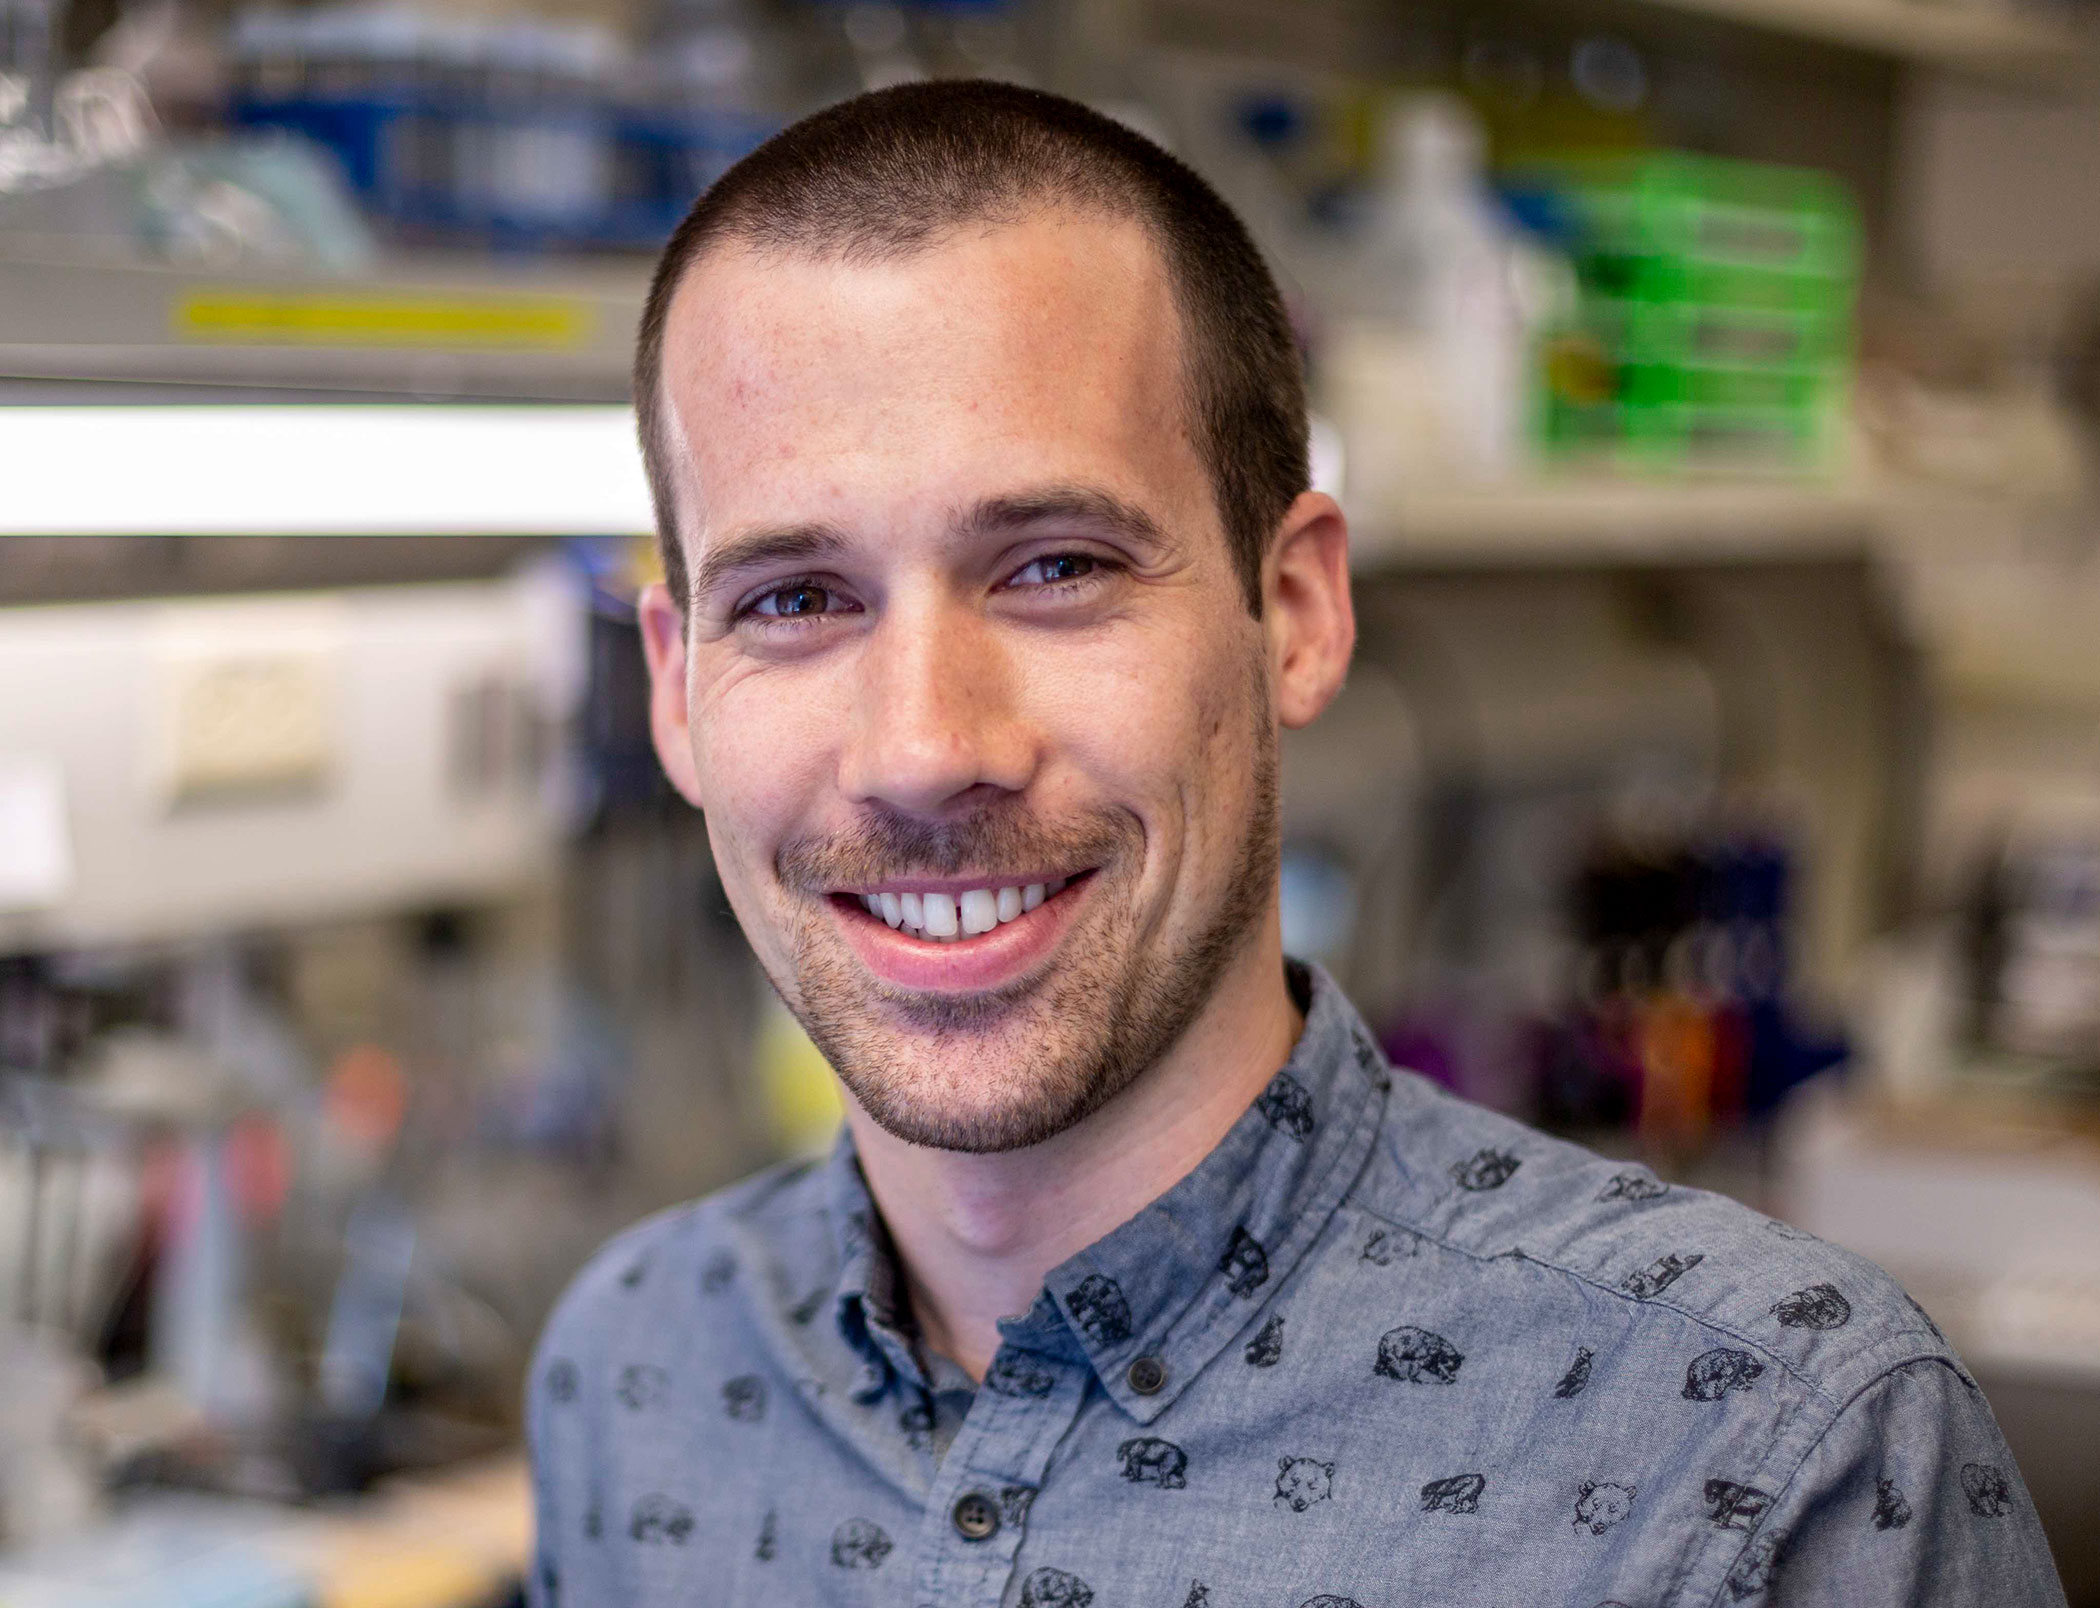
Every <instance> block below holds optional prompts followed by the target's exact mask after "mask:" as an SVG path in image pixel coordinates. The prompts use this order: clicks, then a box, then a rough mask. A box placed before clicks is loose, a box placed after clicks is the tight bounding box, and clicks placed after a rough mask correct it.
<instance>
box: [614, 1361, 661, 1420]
mask: <svg viewBox="0 0 2100 1608" xmlns="http://www.w3.org/2000/svg"><path fill="white" fill-rule="evenodd" d="M670 1389H671V1376H670V1375H669V1374H667V1373H665V1372H664V1371H663V1369H661V1368H659V1367H657V1366H656V1365H655V1364H654V1363H649V1362H630V1363H629V1364H628V1365H627V1366H626V1367H624V1368H622V1369H621V1370H620V1382H619V1383H618V1384H616V1385H614V1386H613V1394H614V1395H615V1396H617V1397H618V1398H619V1400H620V1405H621V1406H622V1407H625V1408H626V1409H627V1410H628V1411H629V1412H631V1413H638V1412H641V1411H643V1410H644V1409H646V1408H650V1407H654V1406H655V1405H656V1404H657V1403H658V1402H660V1401H662V1400H663V1399H664V1397H665V1396H666V1395H667V1394H668V1393H669V1392H670Z"/></svg>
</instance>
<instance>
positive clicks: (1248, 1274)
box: [1218, 1228, 1269, 1301]
mask: <svg viewBox="0 0 2100 1608" xmlns="http://www.w3.org/2000/svg"><path fill="white" fill-rule="evenodd" d="M1218 1271H1219V1272H1220V1273H1222V1274H1224V1275H1225V1288H1226V1289H1228V1290H1230V1291H1231V1292H1232V1293H1233V1294H1234V1295H1236V1296H1238V1297H1239V1298H1240V1299H1241V1300H1243V1301H1244V1300H1248V1299H1250V1298H1251V1297H1252V1296H1253V1294H1254V1292H1255V1291H1256V1290H1258V1289H1260V1288H1261V1287H1262V1286H1263V1285H1264V1284H1266V1283H1268V1282H1269V1253H1268V1252H1267V1251H1265V1250H1263V1249H1262V1246H1261V1241H1260V1240H1258V1239H1256V1238H1255V1237H1254V1236H1253V1235H1252V1234H1250V1233H1248V1232H1247V1231H1246V1229H1244V1228H1235V1229H1234V1230H1233V1231H1232V1243H1231V1244H1230V1245H1228V1246H1226V1247H1225V1254H1224V1255H1223V1256H1221V1257H1219V1258H1218Z"/></svg>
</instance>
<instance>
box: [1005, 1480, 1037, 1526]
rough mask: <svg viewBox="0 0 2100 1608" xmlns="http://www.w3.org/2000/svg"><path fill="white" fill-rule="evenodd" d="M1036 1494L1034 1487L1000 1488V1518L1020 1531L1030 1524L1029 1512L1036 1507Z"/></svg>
mask: <svg viewBox="0 0 2100 1608" xmlns="http://www.w3.org/2000/svg"><path fill="white" fill-rule="evenodd" d="M1035 1493H1036V1488H1035V1487H1034V1486H1033V1485H1002V1486H1000V1487H999V1517H1000V1518H1001V1519H1003V1520H1005V1521H1006V1522H1007V1523H1008V1524H1010V1525H1012V1526H1013V1527H1014V1528H1015V1529H1019V1528H1020V1527H1021V1526H1022V1525H1024V1524H1026V1523H1027V1522H1028V1510H1029V1509H1030V1508H1032V1507H1034V1506H1035Z"/></svg>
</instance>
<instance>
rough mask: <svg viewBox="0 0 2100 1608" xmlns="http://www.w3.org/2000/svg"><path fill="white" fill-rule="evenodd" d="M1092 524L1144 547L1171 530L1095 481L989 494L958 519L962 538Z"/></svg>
mask: <svg viewBox="0 0 2100 1608" xmlns="http://www.w3.org/2000/svg"><path fill="white" fill-rule="evenodd" d="M1051 524H1075V525H1092V526H1094V527H1095V528H1096V529H1100V530H1105V531H1106V532H1108V533H1109V534H1110V535H1115V536H1121V537H1123V538H1124V539H1125V540H1127V541H1131V542H1134V543H1138V544H1140V545H1142V546H1145V547H1150V548H1153V549H1158V548H1162V547H1165V546H1166V545H1167V544H1168V542H1167V533H1166V532H1165V531H1164V530H1162V529H1161V528H1160V524H1159V521H1158V520H1156V519H1154V518H1153V517H1152V516H1151V515H1150V514H1148V513H1146V512H1145V510H1144V509H1142V508H1140V507H1138V505H1137V504H1136V503H1132V502H1126V501H1124V500H1123V499H1122V498H1121V497H1118V496H1115V495H1114V494H1113V493H1110V492H1106V491H1102V490H1100V489H1099V488H1098V487H1094V486H1044V487H1042V488H1040V489H1037V490H1033V491H1022V492H1015V493H1013V494H1011V495H1008V496H1004V497H987V498H985V499H984V500H983V501H982V502H979V503H975V504H973V505H972V506H971V507H970V508H969V509H967V510H966V511H965V512H964V513H963V514H962V515H961V516H960V517H959V518H957V519H956V520H955V521H954V531H955V534H956V535H957V536H958V537H962V538H969V537H973V536H991V535H1005V534H1017V533H1019V532H1022V531H1027V530H1031V529H1033V528H1034V527H1036V526H1038V525H1051Z"/></svg>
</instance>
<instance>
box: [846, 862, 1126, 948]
mask: <svg viewBox="0 0 2100 1608" xmlns="http://www.w3.org/2000/svg"><path fill="white" fill-rule="evenodd" d="M1092 874H1093V873H1092V872H1091V871H1081V872H1077V873H1075V874H1073V875H1072V876H1069V877H1054V878H1051V879H1049V880H1047V881H1044V882H1006V883H1001V882H988V883H986V884H984V885H983V886H981V887H975V888H954V889H949V890H946V891H940V890H917V891H913V892H909V893H891V892H881V893H840V894H834V895H833V898H834V899H836V900H838V901H839V902H841V903H842V904H845V905H847V906H848V907H849V908H850V907H854V906H858V907H859V908H860V909H862V910H864V911H866V912H867V913H868V914H869V915H870V916H872V917H874V918H875V919H876V920H877V921H880V922H883V923H885V924H886V925H888V926H890V927H892V928H894V929H895V930H896V931H898V932H900V933H902V934H904V935H905V936H906V937H907V938H916V939H919V940H920V941H922V942H925V943H932V944H954V943H961V942H963V941H964V940H965V939H969V938H981V937H983V936H984V935H985V934H986V933H989V932H995V931H997V930H998V929H999V928H1000V927H1003V926H1005V925H1006V924H1007V923H1008V922H1012V921H1019V920H1020V919H1021V918H1022V917H1023V916H1025V915H1028V914H1029V913H1030V912H1031V911H1034V910H1036V909H1038V908H1040V907H1041V906H1042V905H1043V904H1044V903H1045V902H1047V901H1048V900H1051V899H1054V898H1056V897H1057V895H1058V894H1060V893H1062V892H1063V891H1064V890H1065V889H1066V888H1067V887H1070V886H1071V885H1072V884H1074V883H1076V882H1079V881H1081V880H1082V879H1083V878H1085V877H1088V876H1091V875H1092Z"/></svg>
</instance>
